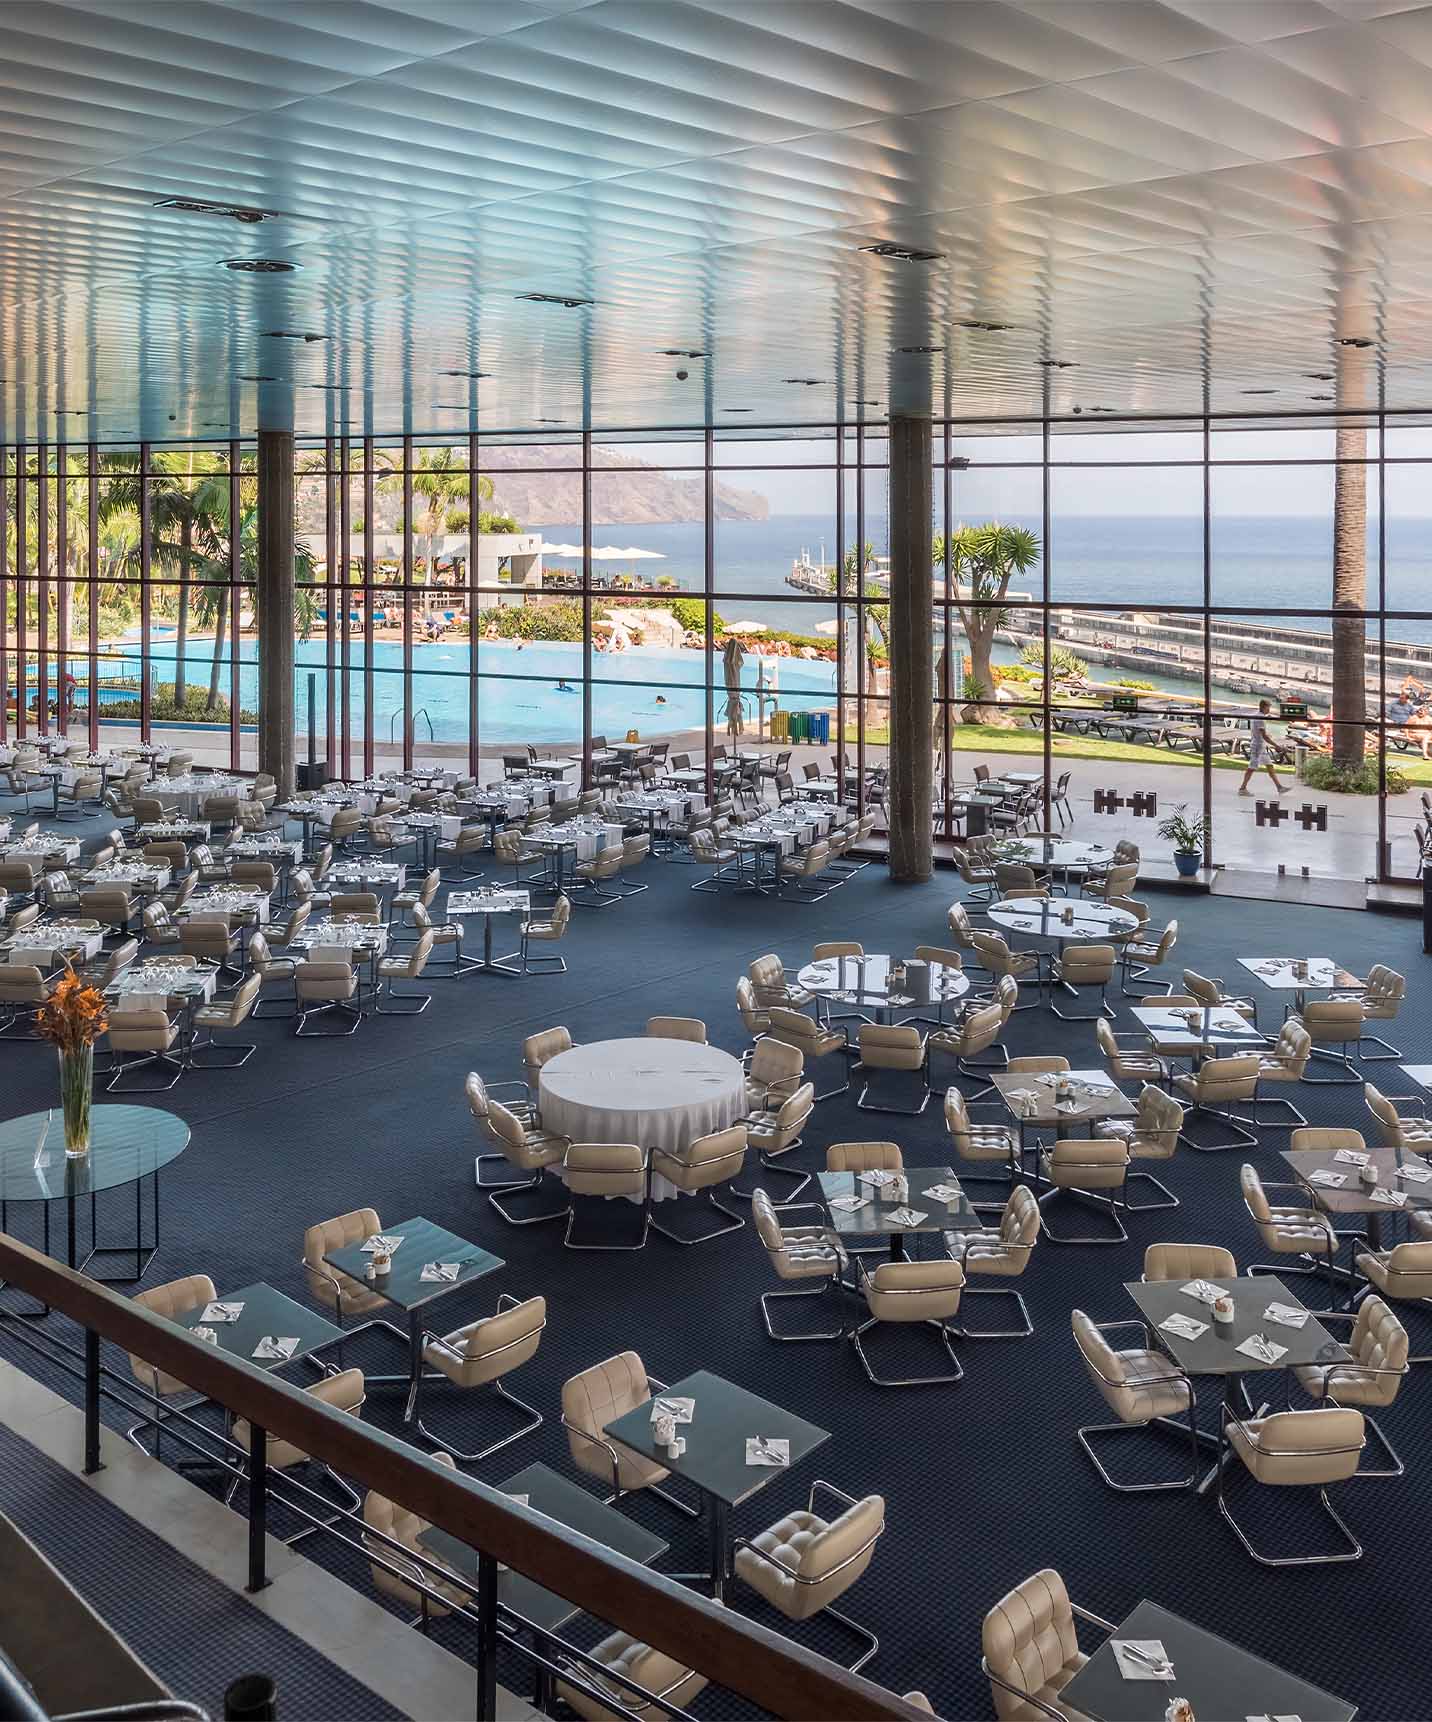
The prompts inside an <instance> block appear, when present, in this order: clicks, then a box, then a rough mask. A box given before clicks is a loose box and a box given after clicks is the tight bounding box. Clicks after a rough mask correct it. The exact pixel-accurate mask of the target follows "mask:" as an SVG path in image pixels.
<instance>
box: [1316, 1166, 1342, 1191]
mask: <svg viewBox="0 0 1432 1722" xmlns="http://www.w3.org/2000/svg"><path fill="white" fill-rule="evenodd" d="M1308 1182H1309V1183H1310V1184H1322V1185H1324V1186H1325V1187H1326V1188H1327V1189H1329V1190H1341V1189H1342V1187H1343V1185H1344V1184H1346V1183H1347V1173H1346V1172H1328V1171H1324V1170H1322V1169H1321V1168H1319V1170H1318V1171H1316V1172H1310V1173H1309V1174H1308Z"/></svg>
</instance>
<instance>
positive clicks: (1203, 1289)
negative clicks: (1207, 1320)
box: [1178, 1280, 1223, 1309]
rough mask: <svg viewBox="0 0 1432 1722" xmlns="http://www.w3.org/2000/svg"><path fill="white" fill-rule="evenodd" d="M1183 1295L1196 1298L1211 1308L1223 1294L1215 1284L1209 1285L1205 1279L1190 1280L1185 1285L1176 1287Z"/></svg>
mask: <svg viewBox="0 0 1432 1722" xmlns="http://www.w3.org/2000/svg"><path fill="white" fill-rule="evenodd" d="M1178 1289H1179V1290H1180V1291H1181V1292H1182V1293H1183V1295H1184V1296H1185V1297H1193V1298H1197V1299H1198V1301H1199V1302H1200V1303H1206V1304H1207V1305H1208V1306H1209V1308H1210V1309H1211V1308H1212V1307H1213V1305H1214V1304H1216V1303H1217V1302H1218V1300H1219V1298H1221V1297H1222V1296H1223V1293H1222V1292H1221V1291H1219V1289H1218V1287H1217V1286H1216V1285H1210V1284H1209V1282H1208V1281H1207V1280H1190V1281H1189V1282H1188V1284H1187V1285H1186V1286H1180V1287H1179V1288H1178Z"/></svg>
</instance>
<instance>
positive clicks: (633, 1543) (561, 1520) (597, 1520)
mask: <svg viewBox="0 0 1432 1722" xmlns="http://www.w3.org/2000/svg"><path fill="white" fill-rule="evenodd" d="M493 1487H494V1488H497V1489H500V1490H501V1491H502V1493H503V1494H504V1495H525V1496H526V1497H527V1502H526V1504H527V1505H528V1506H529V1507H530V1508H531V1509H532V1511H533V1512H534V1513H542V1514H544V1515H545V1516H546V1517H547V1518H549V1519H555V1520H556V1521H557V1523H558V1524H559V1525H566V1526H568V1528H569V1529H571V1530H574V1531H579V1532H580V1533H581V1534H582V1536H584V1537H590V1538H591V1539H592V1541H593V1542H594V1543H601V1544H603V1545H604V1546H605V1547H607V1548H609V1549H615V1550H616V1552H617V1553H618V1554H620V1555H626V1556H627V1558H628V1559H629V1560H634V1561H640V1562H641V1563H642V1565H643V1566H650V1565H651V1564H652V1562H653V1561H656V1560H660V1558H661V1557H662V1555H664V1554H665V1553H666V1551H667V1549H668V1548H669V1547H670V1546H671V1545H670V1544H669V1543H666V1542H664V1541H663V1540H662V1539H661V1538H660V1537H658V1536H654V1535H653V1534H652V1533H651V1532H650V1531H648V1530H646V1529H644V1528H643V1527H642V1526H641V1525H638V1524H636V1523H635V1522H634V1521H633V1520H632V1519H630V1518H629V1517H628V1516H627V1515H626V1514H625V1513H620V1512H618V1511H617V1509H616V1508H615V1507H609V1506H608V1505H607V1504H606V1503H605V1502H604V1501H600V1500H598V1499H597V1497H596V1496H595V1495H594V1494H592V1492H591V1490H590V1489H584V1488H582V1486H581V1485H580V1484H578V1483H574V1482H572V1481H571V1480H570V1479H569V1478H566V1477H563V1476H560V1475H559V1474H558V1473H557V1472H556V1471H554V1470H552V1469H551V1467H550V1466H547V1465H543V1464H540V1463H539V1464H535V1465H529V1466H528V1467H527V1468H526V1470H524V1471H519V1472H517V1474H516V1475H515V1476H512V1477H506V1478H504V1479H503V1481H502V1482H500V1483H496V1484H494V1485H493ZM418 1543H419V1545H420V1546H421V1547H422V1548H425V1549H427V1550H429V1551H430V1552H431V1553H432V1554H434V1555H436V1556H438V1558H439V1559H440V1560H441V1561H442V1562H443V1563H444V1564H445V1565H447V1566H449V1567H451V1568H452V1570H453V1571H454V1572H455V1573H457V1574H458V1575H459V1577H461V1578H464V1579H468V1580H471V1581H472V1583H473V1584H474V1585H475V1584H476V1582H477V1570H478V1568H477V1563H478V1555H477V1550H476V1549H474V1548H472V1547H471V1546H470V1545H469V1544H467V1543H465V1542H463V1541H462V1540H461V1539H460V1538H458V1537H455V1536H454V1535H453V1534H452V1532H451V1531H445V1530H442V1529H441V1528H440V1527H439V1526H437V1525H429V1527H428V1528H427V1530H425V1531H420V1532H419V1533H418ZM497 1602H498V1606H499V1607H500V1608H504V1609H506V1610H507V1611H508V1612H509V1613H510V1614H513V1615H515V1616H516V1617H517V1618H518V1619H519V1620H520V1621H522V1622H523V1623H524V1624H525V1625H527V1626H530V1627H531V1628H532V1629H533V1630H534V1631H535V1632H537V1633H540V1634H545V1633H549V1632H559V1631H560V1630H561V1629H562V1627H563V1626H565V1625H566V1623H567V1622H568V1621H569V1620H571V1619H572V1617H573V1616H574V1615H577V1614H580V1613H581V1610H580V1608H578V1606H577V1604H576V1603H574V1602H569V1601H568V1600H567V1598H566V1597H564V1596H558V1595H557V1593H556V1591H551V1590H547V1589H546V1588H545V1587H544V1586H542V1585H539V1584H537V1583H535V1582H534V1581H533V1580H532V1579H530V1578H526V1577H524V1576H523V1575H522V1574H521V1573H518V1572H513V1571H512V1570H511V1568H507V1567H504V1568H503V1569H502V1570H501V1571H500V1572H499V1573H498V1575H497Z"/></svg>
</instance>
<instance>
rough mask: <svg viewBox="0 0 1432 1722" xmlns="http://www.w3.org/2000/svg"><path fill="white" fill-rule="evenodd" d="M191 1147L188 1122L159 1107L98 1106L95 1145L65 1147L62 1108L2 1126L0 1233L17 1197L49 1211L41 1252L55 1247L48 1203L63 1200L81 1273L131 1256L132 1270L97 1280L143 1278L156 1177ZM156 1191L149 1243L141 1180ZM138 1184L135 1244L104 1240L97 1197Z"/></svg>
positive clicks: (68, 1251) (152, 1247) (73, 1258)
mask: <svg viewBox="0 0 1432 1722" xmlns="http://www.w3.org/2000/svg"><path fill="white" fill-rule="evenodd" d="M188 1146H189V1126H188V1125H187V1124H186V1123H185V1122H184V1120H183V1119H182V1118H176V1117H175V1115H174V1114H173V1113H172V1112H165V1111H162V1110H161V1109H160V1108H159V1107H157V1106H128V1105H105V1106H95V1107H94V1108H93V1109H92V1111H91V1113H90V1149H89V1153H88V1154H85V1155H80V1156H75V1157H71V1156H70V1155H68V1154H66V1152H65V1123H64V1116H63V1114H62V1113H61V1111H60V1109H59V1108H58V1107H55V1108H53V1109H51V1110H49V1111H45V1112H27V1113H26V1114H24V1116H22V1117H20V1118H8V1119H6V1120H4V1122H3V1123H0V1230H5V1231H8V1230H9V1207H10V1204H11V1203H12V1202H16V1203H23V1202H38V1203H39V1204H40V1206H41V1211H42V1213H43V1216H44V1245H43V1247H44V1250H45V1253H46V1255H50V1254H52V1253H53V1251H52V1250H51V1247H50V1225H51V1221H50V1207H51V1204H52V1203H54V1202H61V1201H62V1202H64V1204H65V1254H64V1260H65V1261H66V1263H67V1264H68V1265H69V1266H70V1267H72V1268H77V1269H79V1270H80V1271H81V1272H85V1273H88V1272H91V1263H92V1262H94V1261H96V1260H97V1259H98V1258H103V1257H109V1256H133V1257H134V1265H135V1271H134V1273H133V1274H114V1275H104V1274H93V1275H92V1277H93V1278H95V1279H105V1278H112V1279H116V1280H124V1281H129V1280H137V1279H140V1278H141V1277H142V1276H143V1274H144V1273H145V1271H146V1269H147V1268H148V1266H149V1264H150V1262H151V1261H152V1260H153V1259H154V1254H155V1252H156V1250H157V1249H158V1248H159V1174H160V1172H161V1171H163V1169H164V1168H165V1167H166V1166H167V1165H169V1163H170V1162H171V1161H173V1160H177V1159H178V1157H179V1156H180V1155H181V1154H182V1153H183V1152H184V1150H185V1149H186V1148H187V1147H188ZM146 1179H148V1180H149V1182H150V1186H151V1192H152V1205H153V1226H152V1231H151V1241H150V1242H149V1243H145V1241H144V1223H143V1221H144V1184H145V1180H146ZM128 1185H133V1187H134V1242H133V1243H132V1244H110V1245H102V1244H101V1243H100V1242H99V1234H98V1220H97V1205H96V1198H97V1197H98V1196H99V1195H101V1194H102V1193H103V1192H104V1191H106V1190H117V1189H122V1188H124V1187H126V1186H128ZM85 1199H88V1201H89V1204H90V1249H89V1253H88V1254H87V1255H86V1256H85V1257H84V1258H83V1260H80V1259H78V1248H77V1224H76V1218H77V1215H76V1210H77V1207H78V1204H79V1203H80V1202H81V1201H83V1200H85Z"/></svg>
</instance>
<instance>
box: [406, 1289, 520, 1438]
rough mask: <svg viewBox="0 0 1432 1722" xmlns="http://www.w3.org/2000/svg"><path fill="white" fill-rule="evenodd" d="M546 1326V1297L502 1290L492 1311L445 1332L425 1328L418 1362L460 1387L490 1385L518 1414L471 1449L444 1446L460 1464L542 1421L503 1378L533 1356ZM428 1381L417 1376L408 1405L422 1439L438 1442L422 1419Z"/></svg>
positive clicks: (517, 1435)
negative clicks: (506, 1428) (507, 1428)
mask: <svg viewBox="0 0 1432 1722" xmlns="http://www.w3.org/2000/svg"><path fill="white" fill-rule="evenodd" d="M546 1325H547V1300H546V1298H544V1297H529V1298H527V1299H525V1300H523V1299H519V1298H515V1297H512V1296H511V1295H509V1294H508V1293H506V1292H504V1293H503V1294H502V1296H501V1297H499V1298H498V1300H497V1309H496V1312H495V1313H494V1314H492V1315H487V1316H482V1317H480V1318H479V1319H478V1320H477V1321H471V1322H468V1323H467V1324H466V1326H464V1327H459V1328H455V1329H454V1330H453V1332H451V1333H447V1334H436V1333H428V1334H425V1335H424V1336H423V1358H424V1361H425V1362H426V1363H427V1364H428V1365H429V1366H430V1367H431V1368H433V1369H435V1370H437V1371H438V1372H439V1374H441V1375H444V1376H446V1377H447V1379H448V1380H449V1381H450V1382H451V1383H452V1384H453V1386H454V1387H460V1388H462V1389H463V1390H464V1391H466V1392H476V1391H477V1390H478V1389H479V1388H483V1387H491V1389H492V1391H493V1393H494V1394H495V1395H496V1397H498V1398H499V1399H502V1400H505V1401H506V1402H507V1404H509V1405H513V1406H516V1408H517V1409H518V1410H519V1411H520V1412H521V1413H522V1423H521V1426H520V1427H519V1428H517V1429H515V1430H514V1431H513V1432H512V1433H511V1434H510V1435H503V1436H501V1437H500V1438H499V1439H498V1440H496V1441H493V1442H490V1443H489V1444H488V1445H487V1446H486V1447H483V1448H480V1449H479V1450H478V1451H477V1452H475V1453H459V1452H458V1451H457V1449H456V1448H448V1449H447V1451H449V1452H451V1453H452V1456H453V1458H455V1459H456V1460H457V1461H458V1462H459V1463H460V1464H463V1465H475V1464H477V1463H478V1461H479V1460H482V1459H486V1458H487V1457H489V1455H491V1454H493V1453H496V1452H498V1451H499V1450H500V1449H501V1448H503V1447H510V1446H511V1444H512V1443H513V1442H514V1441H520V1440H521V1439H522V1437H523V1436H524V1435H530V1434H531V1433H532V1432H533V1431H534V1430H535V1429H539V1428H540V1427H541V1425H542V1422H543V1418H542V1413H541V1412H540V1411H538V1410H537V1409H536V1408H535V1406H531V1405H528V1404H527V1403H526V1401H525V1400H521V1399H518V1398H517V1396H516V1395H515V1394H513V1393H511V1392H509V1391H508V1388H507V1383H506V1377H507V1376H509V1375H510V1374H511V1373H512V1372H513V1370H515V1369H520V1368H521V1367H522V1365H523V1364H524V1363H528V1362H530V1361H531V1359H532V1358H533V1357H535V1356H536V1355H537V1348H538V1346H539V1345H540V1344H541V1343H542V1331H543V1329H544V1328H545V1327H546ZM428 1389H429V1383H428V1382H426V1381H425V1380H424V1379H422V1378H421V1377H420V1378H419V1381H418V1395H417V1401H416V1403H415V1405H414V1407H413V1412H414V1423H415V1426H416V1428H417V1430H418V1432H419V1434H421V1435H422V1436H423V1437H424V1439H425V1440H428V1441H431V1442H432V1443H433V1444H434V1445H435V1446H438V1447H442V1442H441V1441H440V1440H439V1439H438V1437H437V1436H436V1435H434V1434H433V1432H432V1430H431V1429H429V1428H428V1427H426V1425H425V1424H424V1423H423V1416H422V1412H423V1405H422V1402H423V1396H424V1394H425V1393H426V1392H427V1391H428Z"/></svg>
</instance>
